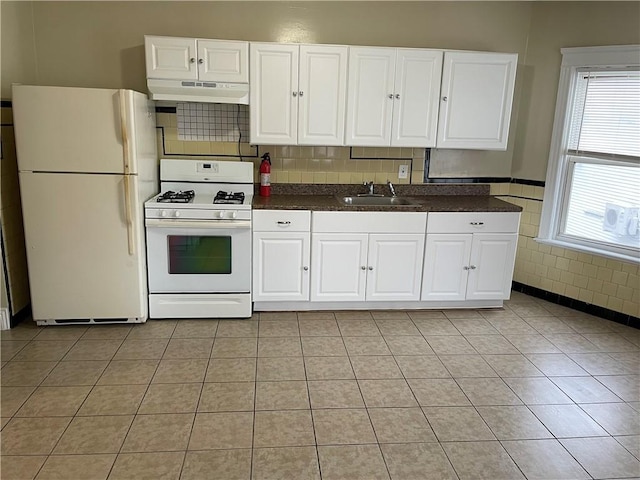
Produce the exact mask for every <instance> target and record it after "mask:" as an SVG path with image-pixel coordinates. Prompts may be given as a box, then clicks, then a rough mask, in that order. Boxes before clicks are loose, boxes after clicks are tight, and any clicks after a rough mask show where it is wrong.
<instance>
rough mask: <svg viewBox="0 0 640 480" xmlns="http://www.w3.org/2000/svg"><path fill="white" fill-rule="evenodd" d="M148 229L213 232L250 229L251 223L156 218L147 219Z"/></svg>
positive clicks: (248, 221)
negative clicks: (190, 229)
mask: <svg viewBox="0 0 640 480" xmlns="http://www.w3.org/2000/svg"><path fill="white" fill-rule="evenodd" d="M144 224H145V225H146V226H147V227H155V228H193V229H196V228H199V229H203V228H207V229H211V230H217V229H229V228H234V229H239V230H241V229H250V228H251V221H250V220H247V221H243V220H232V221H224V220H215V221H204V222H203V221H201V220H195V221H190V220H166V219H156V218H147V219H146V220H145V222H144Z"/></svg>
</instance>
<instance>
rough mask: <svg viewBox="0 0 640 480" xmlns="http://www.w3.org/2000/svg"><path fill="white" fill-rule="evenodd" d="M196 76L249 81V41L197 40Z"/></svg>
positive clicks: (228, 80) (212, 79)
mask: <svg viewBox="0 0 640 480" xmlns="http://www.w3.org/2000/svg"><path fill="white" fill-rule="evenodd" d="M197 46H198V78H199V79H200V80H210V81H216V82H231V83H247V82H248V81H249V42H228V41H223V40H198V45H197Z"/></svg>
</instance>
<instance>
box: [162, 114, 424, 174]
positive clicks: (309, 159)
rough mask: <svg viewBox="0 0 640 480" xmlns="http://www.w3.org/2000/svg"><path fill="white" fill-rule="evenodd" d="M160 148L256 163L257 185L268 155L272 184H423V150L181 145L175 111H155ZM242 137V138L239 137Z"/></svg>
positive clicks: (173, 152)
mask: <svg viewBox="0 0 640 480" xmlns="http://www.w3.org/2000/svg"><path fill="white" fill-rule="evenodd" d="M157 125H158V135H159V139H158V141H159V145H158V150H159V152H160V155H161V156H162V155H164V156H170V157H175V156H182V155H184V156H185V157H194V156H202V157H204V158H225V157H226V158H228V159H229V160H238V156H239V152H238V148H240V153H241V154H242V155H243V158H244V160H251V161H253V162H254V165H255V168H254V172H255V177H254V178H255V181H258V179H259V175H258V167H259V165H260V157H261V156H262V155H263V154H264V153H265V152H269V153H270V156H271V162H272V166H271V181H272V182H273V183H362V182H365V181H373V182H375V183H386V181H387V180H390V181H391V182H393V183H400V184H402V183H407V184H408V183H411V182H412V183H422V179H423V178H424V154H425V151H424V149H423V148H362V147H353V148H349V147H299V146H275V145H263V146H251V145H249V144H248V143H244V142H245V139H243V142H242V143H240V144H238V142H219V141H182V140H180V135H179V132H178V118H177V114H175V113H158V114H157ZM243 135H244V134H243ZM400 165H406V166H408V171H409V174H408V176H407V178H404V179H401V178H398V170H399V168H400Z"/></svg>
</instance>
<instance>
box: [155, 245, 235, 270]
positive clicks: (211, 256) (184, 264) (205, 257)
mask: <svg viewBox="0 0 640 480" xmlns="http://www.w3.org/2000/svg"><path fill="white" fill-rule="evenodd" d="M167 243H168V250H169V273H170V274H196V275H199V274H227V275H228V274H230V273H231V237H230V236H225V237H212V236H204V235H198V236H193V235H169V236H168V237H167Z"/></svg>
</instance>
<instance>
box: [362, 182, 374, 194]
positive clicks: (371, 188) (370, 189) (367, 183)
mask: <svg viewBox="0 0 640 480" xmlns="http://www.w3.org/2000/svg"><path fill="white" fill-rule="evenodd" d="M363 185H364V186H365V187H367V188H368V189H369V195H373V182H364V183H363Z"/></svg>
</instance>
